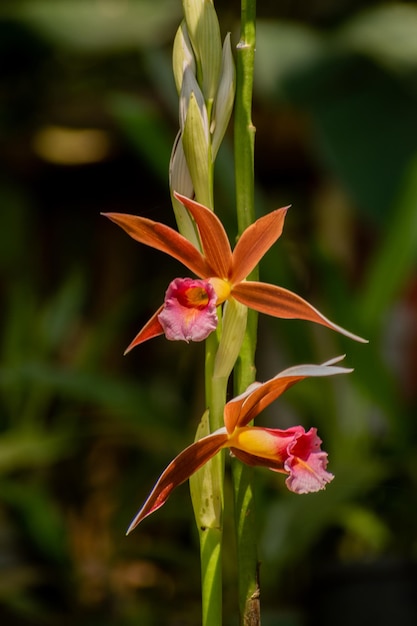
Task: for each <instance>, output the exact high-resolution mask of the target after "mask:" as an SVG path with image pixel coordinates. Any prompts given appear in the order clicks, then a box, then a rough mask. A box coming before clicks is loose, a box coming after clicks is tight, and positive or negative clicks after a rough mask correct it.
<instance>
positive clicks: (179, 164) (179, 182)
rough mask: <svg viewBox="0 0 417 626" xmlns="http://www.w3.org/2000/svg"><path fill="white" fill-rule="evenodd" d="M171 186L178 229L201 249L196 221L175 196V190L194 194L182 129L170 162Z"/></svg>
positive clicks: (185, 194)
mask: <svg viewBox="0 0 417 626" xmlns="http://www.w3.org/2000/svg"><path fill="white" fill-rule="evenodd" d="M169 188H170V191H171V201H172V207H173V209H174V214H175V219H176V222H177V226H178V230H179V232H180V233H181V235H183V236H184V237H185V238H186V239H188V241H191V243H192V244H193V245H194V246H195V247H196V248H197V249H199V250H200V247H201V246H200V239H199V236H198V234H197V228H196V226H195V222H194V220H193V218H192V217H191V215H190V214H189V212H188V211H187V209H186V208H185V206H184V205H183V204H182V203H181V202H179V201H178V200H177V199H176V198H175V196H174V191H177V192H178V193H180V194H181V195H183V196H187V198H192V197H193V196H194V187H193V182H192V180H191V176H190V172H189V170H188V166H187V162H186V160H185V155H184V149H183V147H182V140H181V131H179V132H178V133H177V136H176V138H175V142H174V146H173V148H172V153H171V160H170V162H169Z"/></svg>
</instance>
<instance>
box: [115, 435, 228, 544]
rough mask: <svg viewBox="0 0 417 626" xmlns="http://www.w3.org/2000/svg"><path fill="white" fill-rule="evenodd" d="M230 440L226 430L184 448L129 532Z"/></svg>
mask: <svg viewBox="0 0 417 626" xmlns="http://www.w3.org/2000/svg"><path fill="white" fill-rule="evenodd" d="M223 430H224V429H223ZM227 440H228V436H227V434H226V433H225V432H222V433H219V432H218V433H217V434H216V433H213V434H211V435H208V436H207V437H204V438H203V439H199V440H198V441H196V442H195V443H193V444H191V445H190V446H188V448H186V449H185V450H183V451H182V452H181V453H180V454H179V455H178V456H177V457H176V458H175V459H174V460H173V461H172V462H171V463H170V464H169V465H168V467H167V468H166V469H165V471H164V472H163V473H162V474H161V476H160V477H159V480H158V482H157V483H156V485H155V487H154V488H153V489H152V491H151V493H150V495H149V496H148V499H147V500H146V502H145V504H144V505H143V507H142V508H141V509H140V511H139V513H138V514H137V515H136V517H135V518H134V520H133V521H132V523H131V524H130V526H129V528H128V531H127V533H126V534H129V533H130V532H131V531H132V530H133V529H134V528H136V526H137V525H138V524H139V523H140V522H141V521H142V520H143V519H145V517H147V516H148V515H150V514H151V513H153V512H154V511H156V510H157V509H159V508H160V507H161V506H162V505H163V504H165V502H166V501H167V499H168V497H169V496H170V494H171V492H172V491H173V490H174V489H175V487H178V485H181V483H183V482H184V481H186V480H187V479H188V478H190V476H191V475H192V474H194V472H196V471H197V470H198V469H200V467H202V466H203V465H204V464H205V463H207V461H209V460H210V459H211V458H212V457H213V456H214V455H215V454H217V452H219V450H221V449H222V448H223V447H224V446H225V444H226V442H227Z"/></svg>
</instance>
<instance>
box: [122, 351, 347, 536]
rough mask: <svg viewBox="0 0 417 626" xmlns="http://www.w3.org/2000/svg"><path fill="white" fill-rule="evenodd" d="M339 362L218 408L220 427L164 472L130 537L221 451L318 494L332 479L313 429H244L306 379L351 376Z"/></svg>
mask: <svg viewBox="0 0 417 626" xmlns="http://www.w3.org/2000/svg"><path fill="white" fill-rule="evenodd" d="M341 359H343V356H342V357H337V358H335V359H332V360H331V361H327V362H326V363H323V364H322V365H299V366H296V367H292V368H289V369H286V370H284V371H283V372H281V373H280V374H277V376H275V377H274V378H272V379H271V380H268V381H267V382H265V383H253V384H252V385H250V386H249V387H248V388H247V390H246V391H245V392H244V393H243V394H241V395H239V396H237V397H236V398H234V399H233V400H230V401H229V402H228V403H227V404H226V405H225V408H224V426H223V427H221V428H219V429H218V430H217V431H215V432H213V433H211V434H210V435H207V436H206V437H203V438H201V439H198V440H197V441H195V442H194V443H193V444H191V445H190V446H188V447H187V448H185V450H183V451H182V452H181V453H180V454H179V455H178V456H177V457H176V458H175V459H174V460H173V461H172V462H171V463H170V464H169V465H168V467H167V468H166V469H165V471H164V472H163V473H162V474H161V476H160V478H159V480H158V481H157V483H156V484H155V486H154V488H153V490H152V492H151V493H150V495H149V497H148V498H147V500H146V502H145V504H144V505H143V506H142V508H141V509H140V511H139V513H138V514H137V515H136V517H135V518H134V520H133V521H132V523H131V525H130V527H129V529H128V531H127V532H128V533H130V532H131V531H132V530H133V529H134V528H135V527H136V526H137V525H138V524H139V523H140V522H141V521H142V520H143V519H144V518H145V517H147V516H148V515H150V514H151V513H153V512H154V511H156V510H157V509H159V508H160V507H161V506H162V505H163V504H165V502H166V500H167V499H168V497H169V495H170V494H171V492H172V491H173V490H174V488H175V487H177V486H178V485H180V484H182V483H183V482H185V481H186V480H187V479H189V478H190V476H192V475H193V474H194V473H195V472H196V471H197V470H199V469H200V468H201V467H202V466H203V465H205V463H207V462H208V461H209V460H210V459H211V458H212V457H214V456H215V455H216V454H217V453H218V452H219V451H220V450H222V449H223V448H229V449H230V452H231V453H232V455H234V456H235V457H237V458H238V459H239V460H241V461H243V462H244V463H246V464H248V465H254V466H255V465H258V466H264V467H268V468H269V469H271V470H273V471H276V472H280V473H282V474H286V475H287V479H286V485H287V487H288V489H289V490H290V491H293V492H295V493H310V492H315V491H319V490H321V489H324V488H325V486H326V484H327V483H329V482H330V481H331V480H332V479H333V475H332V474H330V473H329V472H327V471H326V467H327V453H326V452H323V451H321V449H320V444H321V440H320V439H319V437H318V436H317V431H316V429H315V428H310V430H308V431H307V432H306V431H305V430H304V428H303V427H302V426H294V427H293V428H288V429H287V430H280V429H276V428H261V427H255V426H250V425H248V424H249V422H251V421H252V420H253V419H254V418H255V417H257V415H259V413H260V412H261V411H263V409H265V408H266V407H267V406H269V405H270V404H271V402H273V401H274V400H276V399H277V398H278V397H279V396H280V395H281V394H282V393H283V392H284V391H285V390H286V389H288V388H289V387H291V386H292V385H294V384H295V383H297V382H298V381H300V380H303V379H304V378H307V377H311V376H315V377H318V376H333V375H335V374H344V373H348V372H351V371H352V370H351V369H347V368H344V367H338V366H335V365H334V364H335V363H338V362H339V361H340V360H341Z"/></svg>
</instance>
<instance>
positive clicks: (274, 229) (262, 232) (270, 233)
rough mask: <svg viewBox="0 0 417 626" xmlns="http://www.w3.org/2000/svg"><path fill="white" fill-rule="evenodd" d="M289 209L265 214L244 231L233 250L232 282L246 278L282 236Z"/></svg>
mask: <svg viewBox="0 0 417 626" xmlns="http://www.w3.org/2000/svg"><path fill="white" fill-rule="evenodd" d="M288 209H289V207H284V208H283V209H277V210H276V211H273V212H272V213H268V215H264V216H263V217H261V218H260V219H258V220H256V222H254V223H253V224H251V225H250V226H249V227H248V228H247V229H246V230H245V231H244V232H243V233H242V235H241V236H240V238H239V241H238V242H237V244H236V246H235V249H234V250H233V262H232V265H233V270H232V276H231V277H230V282H231V283H232V284H236V283H239V282H240V281H241V280H243V279H244V278H246V276H248V274H250V273H251V271H252V270H253V269H254V268H255V267H256V265H257V264H258V263H259V261H260V260H261V259H262V257H263V256H264V254H265V253H266V252H267V250H269V248H270V247H271V246H272V245H273V244H274V243H275V242H276V240H277V239H278V238H279V237H280V236H281V233H282V229H283V227H284V220H285V216H286V214H287V211H288Z"/></svg>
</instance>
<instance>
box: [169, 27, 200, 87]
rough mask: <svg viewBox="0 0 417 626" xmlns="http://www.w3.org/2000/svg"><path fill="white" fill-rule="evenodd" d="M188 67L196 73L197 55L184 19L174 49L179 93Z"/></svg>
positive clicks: (175, 73)
mask: <svg viewBox="0 0 417 626" xmlns="http://www.w3.org/2000/svg"><path fill="white" fill-rule="evenodd" d="M187 68H188V69H189V70H190V71H191V72H192V74H194V75H195V74H196V71H197V69H196V63H195V57H194V52H193V48H192V46H191V42H190V38H189V36H188V31H187V25H186V23H185V22H184V21H182V22H181V24H180V26H179V28H178V30H177V34H176V35H175V39H174V46H173V51H172V69H173V72H174V80H175V85H176V87H177V92H178V94H179V93H180V92H181V87H182V80H183V75H184V72H185V70H186V69H187Z"/></svg>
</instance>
